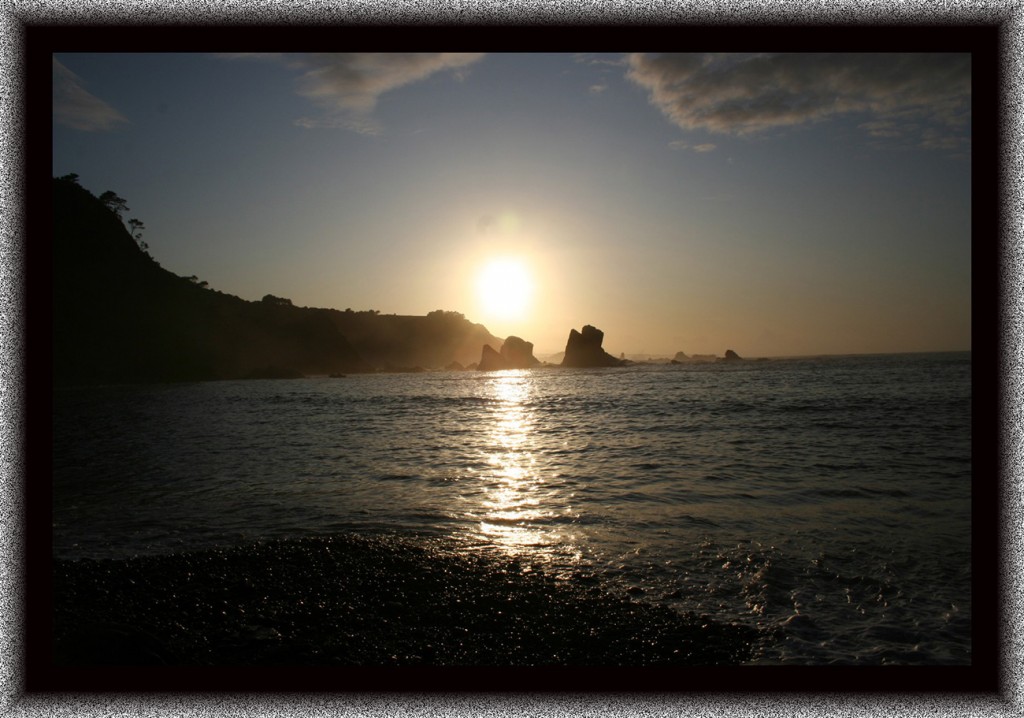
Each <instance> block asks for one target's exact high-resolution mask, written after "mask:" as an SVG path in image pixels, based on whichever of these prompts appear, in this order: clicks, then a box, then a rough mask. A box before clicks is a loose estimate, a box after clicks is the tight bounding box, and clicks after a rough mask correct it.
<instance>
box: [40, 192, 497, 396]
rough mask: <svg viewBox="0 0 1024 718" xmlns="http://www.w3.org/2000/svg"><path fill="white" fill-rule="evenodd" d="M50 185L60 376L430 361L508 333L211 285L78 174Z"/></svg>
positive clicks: (183, 374) (251, 371) (56, 370)
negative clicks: (162, 255)
mask: <svg viewBox="0 0 1024 718" xmlns="http://www.w3.org/2000/svg"><path fill="white" fill-rule="evenodd" d="M52 191H53V237H52V241H53V292H52V297H53V352H54V357H53V359H54V361H53V377H54V382H55V383H56V384H91V383H126V382H150V381H179V380H202V379H236V378H252V377H263V376H267V377H283V376H301V375H306V374H332V373H354V372H362V371H373V370H375V369H389V368H390V369H395V368H413V367H429V368H433V367H442V366H445V365H446V364H449V363H451V362H452V361H458V362H460V363H469V362H472V361H475V360H476V357H477V356H478V353H479V350H480V346H481V345H482V344H485V343H488V342H493V343H495V344H496V345H500V343H501V340H500V339H497V338H496V337H494V336H492V335H491V334H490V332H488V331H487V330H486V328H484V327H483V326H482V325H479V324H472V323H471V322H469V321H468V320H467V319H465V317H463V316H462V315H461V314H457V313H455V312H442V311H437V312H431V313H430V314H428V315H427V316H422V317H400V316H394V315H391V316H381V315H380V314H379V313H377V312H374V311H366V312H353V311H351V310H346V311H338V310H336V309H321V308H309V307H296V306H292V303H291V302H290V301H289V300H288V299H284V298H280V297H273V296H271V295H267V296H266V297H264V299H263V300H262V301H246V300H243V299H240V298H239V297H235V296H232V295H229V294H224V293H222V292H219V291H215V290H213V289H210V288H207V287H206V286H205V283H200V282H198V280H196V278H195V277H180V276H178V275H175V274H173V273H171V272H169V271H167V270H165V269H164V268H162V267H161V266H160V265H159V263H157V262H156V261H155V260H154V259H153V258H152V257H151V256H150V255H149V254H148V253H147V252H146V251H145V248H144V247H145V245H144V244H142V243H141V242H139V241H137V238H136V237H133V236H132V234H131V233H129V231H128V229H127V228H126V227H125V225H124V223H123V221H122V219H121V218H120V217H119V216H118V213H117V212H116V208H112V207H111V204H110V203H109V202H107V203H105V202H103V201H101V200H100V199H99V198H97V197H95V196H94V195H93V194H92V193H90V192H89V191H88V190H86V189H84V188H83V187H81V186H79V185H78V183H77V179H76V178H74V177H73V176H69V177H64V178H55V179H54V180H53V185H52ZM104 196H106V193H105V195H104ZM115 196H116V195H115Z"/></svg>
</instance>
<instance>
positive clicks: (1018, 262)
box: [0, 0, 1024, 718]
mask: <svg viewBox="0 0 1024 718" xmlns="http://www.w3.org/2000/svg"><path fill="white" fill-rule="evenodd" d="M0 7H2V14H0V113H2V119H3V123H4V124H3V128H4V132H3V133H2V139H0V357H2V364H0V521H2V527H0V608H2V616H0V632H2V633H0V712H2V713H3V714H5V715H10V716H16V715H31V716H36V715H50V716H93V715H95V716H100V715H102V716H122V715H123V716H136V715H159V716H211V717H212V716H216V717H217V718H221V717H224V718H226V717H228V716H258V715H264V716H303V717H305V716H326V715H353V716H371V715H372V716H392V715H396V716H397V715H406V716H437V715H442V716H448V715H451V716H454V715H459V716H461V715H467V716H469V715H472V716H499V715H500V716H537V715H540V716H563V715H564V716H619V715H630V716H632V715H643V716H652V717H654V716H676V715H693V716H716V717H717V716H722V715H735V716H767V715H790V716H808V715H824V714H828V715H834V716H875V715H957V716H961V715H963V716H967V715H1021V714H1022V713H1024V710H1022V705H1021V701H1020V695H1019V694H1020V691H1019V688H1018V686H1019V685H1020V683H1021V664H1022V647H1024V646H1022V643H1024V636H1022V634H1021V630H1020V623H1021V611H1022V606H1021V593H1022V584H1021V580H1020V576H1021V572H1022V568H1024V566H1022V563H1024V562H1022V560H1021V557H1020V553H1021V552H1020V549H1021V544H1022V536H1021V525H1022V523H1024V510H1022V508H1024V489H1022V487H1021V485H1020V483H1019V479H1020V471H1021V465H1022V459H1024V457H1022V452H1024V441H1022V438H1024V437H1022V427H1021V423H1022V422H1021V420H1022V413H1024V410H1022V408H1021V407H1022V406H1024V396H1022V394H1024V382H1022V378H1021V360H1022V358H1024V357H1022V352H1024V346H1022V335H1024V306H1022V301H1021V300H1022V294H1024V284H1022V280H1021V269H1022V265H1024V246H1022V243H1021V238H1022V234H1024V233H1022V229H1024V217H1022V208H1024V189H1022V174H1024V171H1022V170H1024V168H1022V156H1024V155H1022V149H1024V147H1022V144H1024V142H1022V137H1024V122H1022V117H1021V103H1022V100H1021V98H1022V97H1024V87H1022V83H1021V57H1022V56H1024V47H1022V42H1021V40H1022V25H1021V20H1022V12H1021V8H1022V3H1021V0H1005V1H1000V0H988V1H986V2H970V1H963V2H958V1H956V0H946V1H944V2H941V3H939V2H927V1H925V0H916V1H913V2H892V1H891V0H868V1H864V0H861V1H859V2H858V1H857V0H834V1H830V0H816V1H815V0H812V1H809V2H800V1H797V0H788V1H783V2H771V1H769V0H747V1H744V2H731V3H721V2H700V1H699V0H680V1H675V2H673V1H670V0H646V1H644V2H628V1H624V0H604V1H601V0H596V1H589V0H574V1H572V2H557V1H554V0H513V1H511V2H499V1H497V0H461V1H460V0H454V1H452V2H441V1H439V0H423V1H420V0H348V1H345V2H330V1H328V0H307V1H305V2H303V1H302V0H294V1H290V0H271V1H269V2H258V1H257V0H252V1H250V0H221V1H216V0H202V1H195V2H187V1H183V0H178V1H170V0H167V1H165V2H146V1H144V0H134V1H125V2H113V1H104V0H64V1H63V2H60V1H59V0H55V1H54V2H46V1H45V0H38V1H35V2H33V1H32V0H0ZM141 17H145V18H147V20H148V21H150V22H159V21H173V22H175V23H189V22H197V23H201V24H210V23H212V22H216V21H239V22H261V23H267V24H273V23H275V22H277V21H280V20H281V19H282V18H287V19H288V20H289V21H292V22H294V21H295V20H296V19H299V18H302V19H308V21H310V22H320V23H322V22H328V21H334V22H337V21H340V20H346V21H356V22H360V21H372V22H376V23H389V22H390V23H393V22H428V21H429V22H432V23H474V22H477V23H479V22H485V23H487V22H490V23H493V22H498V21H504V22H508V23H517V22H524V21H527V20H529V21H531V22H537V21H542V22H552V23H559V24H566V23H568V24H584V25H585V24H588V23H592V22H604V23H607V22H613V21H614V22H622V23H637V22H640V23H643V22H660V23H665V22H671V21H672V20H674V19H677V18H683V17H685V18H686V19H688V20H690V21H692V20H693V19H694V18H695V17H701V18H705V19H706V20H707V21H710V22H721V23H736V22H745V23H765V22H788V21H800V22H808V23H812V22H813V23H829V22H850V21H858V22H874V23H879V24H893V23H897V22H910V21H913V20H918V21H931V20H938V19H941V20H943V21H948V22H951V23H955V24H969V23H972V22H982V23H985V24H992V23H998V24H1000V25H1001V26H1002V28H1003V40H1004V42H1005V48H1004V49H1003V52H1002V58H1001V61H1002V63H1003V71H1004V73H1005V78H1006V79H1005V84H1004V87H1003V92H1004V94H1005V102H1004V106H1003V107H1002V108H1001V121H1002V128H1003V132H1004V137H1003V147H1002V152H1003V155H1002V169H1003V173H1004V176H1005V186H1004V188H1003V189H1002V193H1003V194H1002V198H1001V203H1002V205H1003V207H1004V209H1005V210H1006V214H1007V216H1006V221H1005V223H1004V226H1003V227H1002V228H1001V229H1002V231H1003V237H1002V248H1001V253H1002V259H1003V263H1002V265H1003V276H1002V278H1001V279H1002V284H1003V288H1004V296H1005V298H1006V302H1005V304H1004V306H1003V308H1002V316H1001V317H1000V323H999V326H1000V327H1001V329H1002V331H1003V333H1004V344H1003V349H1002V358H1003V369H1002V375H1001V377H1000V389H1001V391H1002V392H1003V395H1004V398H1003V401H1002V402H1001V404H1000V409H1001V425H1002V446H1003V449H1002V451H1003V453H1004V455H1003V457H1002V459H1003V461H1004V462H1005V465H1006V466H1007V470H1008V475H1007V476H1005V477H1002V479H1003V480H1002V482H1001V489H1000V499H1001V503H1002V520H1003V538H1004V542H1005V549H1004V555H1003V557H1002V559H1003V560H1002V563H1001V565H1000V570H1001V575H1002V577H1003V616H1002V618H1003V621H1004V624H1005V628H1004V636H1005V637H1004V644H1003V650H1004V651H1005V652H1006V654H1005V655H1004V657H1003V665H1004V669H1003V670H1004V673H1003V685H1004V689H1003V695H1002V696H995V695H992V696H977V695H961V694H958V695H952V696H951V695H944V694H941V693H935V694H927V695H917V696H914V695H906V696H901V695H893V694H885V695H872V694H850V695H837V694H832V695H816V694H811V693H807V694H782V695H750V694H738V695H735V696H731V695H724V694H718V695H704V694H690V695H685V696H680V695H669V694H617V695H594V694H590V695H554V694H548V695H522V694H513V695H507V696H506V695H476V694H438V695H406V694H362V695H358V694H357V695H346V694H341V695H332V694H296V695H288V694H276V695H257V694H245V695H195V696H187V695H167V694H161V695H132V694H118V695H90V694H86V695H77V694H65V695H54V696H27V695H25V694H24V693H23V688H22V684H23V673H22V666H21V647H22V639H21V631H22V628H21V619H22V596H21V590H20V581H21V577H22V568H21V561H22V548H21V543H22V531H23V527H22V519H21V513H22V496H21V487H20V481H21V478H22V467H23V460H24V457H23V455H22V452H23V450H22V439H23V435H22V432H21V416H22V413H23V411H24V408H23V407H24V403H23V402H24V398H25V397H24V391H23V387H22V383H23V374H22V369H21V358H22V356H23V352H24V346H23V334H22V326H23V319H24V315H23V311H24V308H23V300H22V281H23V277H22V276H21V266H22V247H23V242H24V237H23V234H22V231H21V230H22V225H23V216H22V211H23V210H22V200H23V183H24V177H23V171H22V157H23V146H22V140H23V137H24V129H25V128H24V125H23V117H22V110H21V104H20V103H21V99H22V96H23V89H22V78H23V77H24V67H23V51H24V49H23V45H22V43H23V36H22V28H23V27H24V25H25V24H26V23H29V22H47V23H59V24H70V25H77V24H82V23H84V22H86V21H91V22H95V21H101V22H103V23H111V24H113V23H122V22H139V21H140V18H141ZM987 239H988V238H985V240H987ZM985 240H982V241H985ZM975 241H979V238H975ZM811 688H812V689H813V687H811ZM467 689H468V690H472V687H471V686H467ZM936 689H937V690H941V686H936Z"/></svg>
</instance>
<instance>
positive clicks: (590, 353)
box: [562, 324, 626, 367]
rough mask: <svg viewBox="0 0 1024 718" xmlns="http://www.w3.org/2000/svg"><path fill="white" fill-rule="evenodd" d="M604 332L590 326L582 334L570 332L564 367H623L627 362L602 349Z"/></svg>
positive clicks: (574, 331) (584, 328)
mask: <svg viewBox="0 0 1024 718" xmlns="http://www.w3.org/2000/svg"><path fill="white" fill-rule="evenodd" d="M603 341H604V332H602V331H601V330H600V329H598V328H597V327H592V326H590V325H589V324H588V325H586V326H585V327H583V331H582V332H578V331H576V330H575V329H572V330H570V331H569V341H568V342H566V344H565V358H564V359H562V366H564V367H606V366H623V365H624V364H625V363H626V362H625V361H624V360H622V359H616V358H615V357H613V356H612V355H611V354H609V353H608V352H606V351H605V350H604V349H602V348H601V343H602V342H603Z"/></svg>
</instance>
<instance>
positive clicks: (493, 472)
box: [479, 370, 571, 554]
mask: <svg viewBox="0 0 1024 718" xmlns="http://www.w3.org/2000/svg"><path fill="white" fill-rule="evenodd" d="M488 393H489V395H490V397H491V398H492V399H493V400H494V406H495V409H494V415H493V417H494V420H493V423H492V424H491V426H490V432H489V434H488V439H489V441H488V445H489V451H488V455H487V457H486V459H487V463H488V466H489V467H490V471H488V476H486V477H481V479H482V480H483V481H484V483H483V490H482V498H481V500H480V507H479V517H480V523H479V528H480V533H481V534H482V535H483V536H484V537H485V538H487V539H488V540H489V541H491V542H493V543H495V544H496V545H497V546H498V547H500V548H502V549H503V550H505V551H507V552H509V553H514V554H518V553H522V552H524V551H527V550H535V549H536V548H538V547H545V546H551V545H553V544H561V543H563V542H565V541H566V540H567V539H570V538H571V537H566V536H565V535H563V534H562V532H561V531H557V530H554V529H552V528H551V527H550V526H548V527H546V528H545V527H544V525H545V524H547V523H548V519H550V518H552V517H555V516H557V515H558V514H559V513H560V512H562V511H567V510H568V507H567V506H565V505H564V504H565V501H564V500H559V498H558V497H557V492H555V491H553V490H552V488H551V487H550V486H548V485H547V483H546V482H545V479H544V475H543V471H542V470H541V469H542V467H541V466H539V465H538V460H537V457H536V455H535V452H534V440H535V438H536V437H534V436H533V433H534V431H535V423H536V422H535V418H534V416H533V415H532V413H531V411H530V409H529V408H528V401H529V396H530V372H529V371H526V370H523V371H515V370H513V371H502V372H495V373H494V375H493V378H492V379H491V380H490V382H489V386H488Z"/></svg>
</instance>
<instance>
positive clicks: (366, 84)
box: [223, 52, 483, 134]
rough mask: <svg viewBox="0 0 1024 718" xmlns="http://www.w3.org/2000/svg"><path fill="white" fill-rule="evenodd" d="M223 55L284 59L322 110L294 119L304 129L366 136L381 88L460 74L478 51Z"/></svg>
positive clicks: (372, 126) (370, 131) (303, 92)
mask: <svg viewBox="0 0 1024 718" xmlns="http://www.w3.org/2000/svg"><path fill="white" fill-rule="evenodd" d="M223 57H225V58H228V59H238V58H247V59H264V60H274V61H278V62H283V63H284V64H285V65H287V66H288V67H290V68H292V69H295V70H299V71H300V72H301V74H300V76H299V79H298V93H299V94H300V95H302V96H303V97H306V98H308V99H309V100H311V101H313V102H314V103H316V104H317V105H319V106H320V107H321V108H322V109H323V110H324V113H323V114H322V115H320V116H318V117H306V118H302V119H300V120H297V121H296V124H299V125H301V126H303V127H341V128H344V129H350V130H355V131H357V132H362V133H366V134H375V133H376V132H378V131H379V127H378V125H377V123H376V121H375V120H374V119H373V116H372V112H373V110H374V108H375V107H376V106H377V100H378V99H379V98H380V97H381V95H383V94H384V93H386V92H390V91H391V90H395V89H397V88H399V87H402V86H404V85H408V84H410V83H413V82H418V81H420V80H423V79H425V78H427V77H429V76H430V75H433V74H435V73H437V72H441V71H445V70H450V71H454V72H456V73H458V72H462V71H464V70H465V68H467V67H468V66H469V65H471V64H473V63H474V62H477V61H478V60H479V59H480V58H482V57H483V55H482V54H479V53H445V52H440V53H438V52H434V53H303V54H274V55H223Z"/></svg>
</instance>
